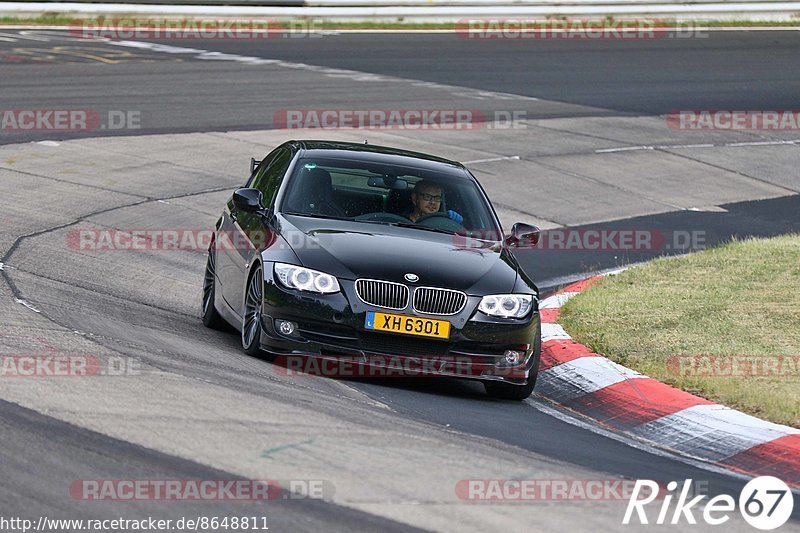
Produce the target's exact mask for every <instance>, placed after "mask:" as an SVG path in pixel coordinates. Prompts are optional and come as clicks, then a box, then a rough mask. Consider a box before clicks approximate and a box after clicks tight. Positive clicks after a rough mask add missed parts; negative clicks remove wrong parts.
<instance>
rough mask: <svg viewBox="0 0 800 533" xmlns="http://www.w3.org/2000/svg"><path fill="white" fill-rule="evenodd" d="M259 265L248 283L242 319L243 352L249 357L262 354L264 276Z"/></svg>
mask: <svg viewBox="0 0 800 533" xmlns="http://www.w3.org/2000/svg"><path fill="white" fill-rule="evenodd" d="M261 272H262V271H261V266H260V265H259V266H258V267H256V268H255V269H254V270H253V274H252V275H251V276H250V281H248V282H247V294H246V296H245V303H244V318H243V319H242V350H244V353H246V354H247V355H260V354H261V305H262V301H261V300H262V295H263V293H264V276H263V275H262V273H261Z"/></svg>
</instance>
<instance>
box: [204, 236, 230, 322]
mask: <svg viewBox="0 0 800 533" xmlns="http://www.w3.org/2000/svg"><path fill="white" fill-rule="evenodd" d="M216 292H217V277H216V262H215V259H214V252H213V251H212V250H209V251H208V260H207V261H206V272H205V276H204V278H203V325H204V326H205V327H207V328H211V329H219V330H221V329H225V327H226V326H227V324H226V322H225V319H223V318H222V316H221V315H220V314H219V313H218V312H217V308H216V307H214V299H215V295H216Z"/></svg>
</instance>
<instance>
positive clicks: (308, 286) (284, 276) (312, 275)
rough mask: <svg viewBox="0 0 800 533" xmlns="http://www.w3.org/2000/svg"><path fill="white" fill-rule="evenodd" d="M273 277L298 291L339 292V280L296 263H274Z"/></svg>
mask: <svg viewBox="0 0 800 533" xmlns="http://www.w3.org/2000/svg"><path fill="white" fill-rule="evenodd" d="M275 277H276V278H278V280H279V281H280V282H281V283H282V284H283V285H284V286H285V287H289V288H290V289H297V290H298V291H309V292H319V293H322V294H331V293H334V292H339V282H338V281H337V280H336V278H334V277H333V276H331V275H330V274H326V273H324V272H318V271H316V270H311V269H310V268H304V267H301V266H297V265H287V264H285V263H275Z"/></svg>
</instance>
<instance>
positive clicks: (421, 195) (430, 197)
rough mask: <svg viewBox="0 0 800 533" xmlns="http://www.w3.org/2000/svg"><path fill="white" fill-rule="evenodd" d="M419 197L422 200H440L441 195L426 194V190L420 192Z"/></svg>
mask: <svg viewBox="0 0 800 533" xmlns="http://www.w3.org/2000/svg"><path fill="white" fill-rule="evenodd" d="M419 197H420V198H422V199H423V200H425V201H426V202H441V201H442V196H441V195H439V196H434V195H432V194H428V193H426V192H423V193H420V195H419Z"/></svg>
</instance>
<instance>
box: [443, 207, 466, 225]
mask: <svg viewBox="0 0 800 533" xmlns="http://www.w3.org/2000/svg"><path fill="white" fill-rule="evenodd" d="M447 216H449V217H450V218H451V219H452V220H455V221H456V222H458V223H459V224H461V223H462V222H464V217H462V216H461V215H459V214H458V213H457V212H455V211H453V210H452V209H448V210H447Z"/></svg>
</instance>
